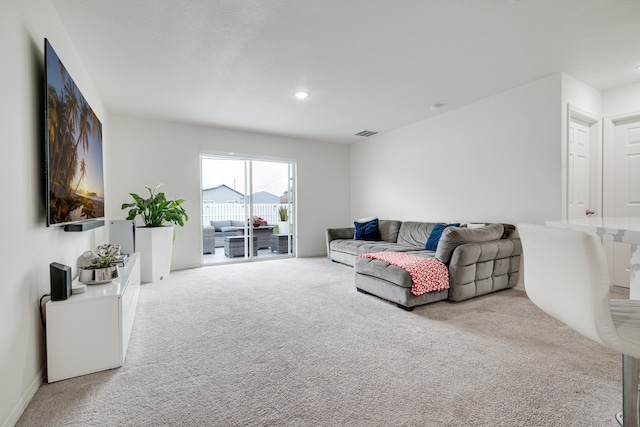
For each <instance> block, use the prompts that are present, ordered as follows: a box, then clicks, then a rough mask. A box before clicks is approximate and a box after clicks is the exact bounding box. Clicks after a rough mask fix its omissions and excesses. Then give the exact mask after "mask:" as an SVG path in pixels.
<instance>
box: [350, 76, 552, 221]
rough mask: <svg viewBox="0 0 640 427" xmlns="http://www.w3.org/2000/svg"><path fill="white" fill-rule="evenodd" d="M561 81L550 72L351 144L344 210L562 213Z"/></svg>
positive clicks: (512, 215) (416, 214)
mask: <svg viewBox="0 0 640 427" xmlns="http://www.w3.org/2000/svg"><path fill="white" fill-rule="evenodd" d="M561 83H562V82H561V75H560V74H555V75H552V76H549V77H546V78H543V79H541V80H538V81H534V82H532V83H529V84H525V85H523V86H520V87H518V88H515V89H513V90H510V91H507V92H504V93H501V94H498V95H495V96H492V97H490V98H487V99H485V100H482V101H479V102H476V103H474V104H471V105H467V106H463V107H460V108H458V109H456V110H453V111H450V112H447V113H443V114H441V115H438V116H436V117H433V118H431V119H427V120H424V121H421V122H418V123H415V124H413V125H410V126H406V127H404V128H401V129H398V130H396V131H393V132H388V133H386V134H381V135H376V136H374V137H371V138H369V139H367V140H365V141H363V142H359V143H357V144H354V145H353V146H352V150H351V194H352V198H351V200H352V204H351V217H352V218H358V217H363V216H369V215H377V216H379V217H381V218H389V219H399V220H415V221H453V220H459V221H495V222H508V223H517V222H520V221H531V222H540V223H541V222H544V221H545V220H549V219H559V218H560V215H561V202H562V200H561V159H560V152H561V138H560V134H561V124H560V120H561V114H560V110H561Z"/></svg>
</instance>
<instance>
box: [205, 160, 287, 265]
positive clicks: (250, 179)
mask: <svg viewBox="0 0 640 427" xmlns="http://www.w3.org/2000/svg"><path fill="white" fill-rule="evenodd" d="M203 157H215V158H218V159H221V160H239V161H250V163H249V168H247V167H245V175H247V176H245V186H246V187H247V188H246V189H245V192H247V191H248V194H249V199H250V203H249V204H248V205H249V210H248V215H249V217H253V216H254V215H253V162H254V161H258V162H260V161H262V162H275V163H287V164H288V165H289V191H290V195H289V198H288V202H287V204H288V206H289V215H290V218H289V222H290V223H291V224H295V227H296V228H297V224H298V206H297V203H298V197H297V189H298V161H297V160H296V159H294V158H289V157H276V156H266V155H265V156H262V155H251V154H244V153H238V152H221V151H214V150H200V152H199V154H198V159H199V161H198V164H199V168H200V187H202V159H203ZM248 169H249V170H248ZM199 194H200V213H199V217H200V228H202V227H203V226H204V224H203V223H202V216H203V215H202V206H203V200H202V188H200V191H199ZM248 233H249V236H250V237H251V236H252V233H253V230H252V229H251V227H248ZM201 234H202V233H201ZM248 244H249V250H248V255H249V256H248V258H243V259H242V260H230V261H225V262H220V263H216V264H217V265H220V264H227V263H235V262H246V261H263V259H256V258H254V257H253V239H251V238H250V239H248ZM202 247H203V241H202V236H201V238H200V252H202ZM289 249H290V252H289V254H288V255H287V256H289V257H297V256H298V233H297V232H294V233H292V235H291V239H290V248H289ZM285 257H286V256H282V257H280V258H285ZM269 259H270V258H269ZM203 265H204V264H203Z"/></svg>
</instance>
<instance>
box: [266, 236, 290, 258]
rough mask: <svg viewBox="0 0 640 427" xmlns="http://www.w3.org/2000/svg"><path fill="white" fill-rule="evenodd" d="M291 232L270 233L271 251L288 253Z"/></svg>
mask: <svg viewBox="0 0 640 427" xmlns="http://www.w3.org/2000/svg"><path fill="white" fill-rule="evenodd" d="M290 243H291V234H272V235H271V237H270V247H271V252H276V253H279V254H286V253H289V247H290Z"/></svg>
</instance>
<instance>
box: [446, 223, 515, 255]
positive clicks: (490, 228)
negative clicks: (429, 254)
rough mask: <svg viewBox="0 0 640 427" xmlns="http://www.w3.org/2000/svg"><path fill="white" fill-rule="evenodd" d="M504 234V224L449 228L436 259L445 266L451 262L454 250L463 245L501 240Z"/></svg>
mask: <svg viewBox="0 0 640 427" xmlns="http://www.w3.org/2000/svg"><path fill="white" fill-rule="evenodd" d="M503 232H504V227H503V226H502V224H491V225H487V226H486V227H480V228H462V227H447V228H446V229H445V230H444V231H443V232H442V237H440V241H439V242H438V247H437V248H436V258H437V259H438V260H440V261H442V262H444V263H445V264H448V263H449V261H451V255H452V254H453V250H454V249H455V248H456V247H457V246H459V245H461V244H463V243H481V242H490V241H491V240H500V238H501V237H502V234H503Z"/></svg>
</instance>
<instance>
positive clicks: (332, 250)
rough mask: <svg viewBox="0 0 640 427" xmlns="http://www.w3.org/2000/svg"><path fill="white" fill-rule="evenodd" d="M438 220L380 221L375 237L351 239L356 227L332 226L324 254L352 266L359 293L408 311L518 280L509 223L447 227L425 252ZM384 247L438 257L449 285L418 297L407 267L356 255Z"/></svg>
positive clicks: (517, 252) (516, 245)
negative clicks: (447, 275) (444, 268)
mask: <svg viewBox="0 0 640 427" xmlns="http://www.w3.org/2000/svg"><path fill="white" fill-rule="evenodd" d="M436 224H437V223H430V222H410V221H409V222H401V221H395V220H380V221H379V222H378V227H379V230H380V240H378V241H371V240H355V239H354V231H355V229H354V227H345V228H330V229H327V231H326V240H327V254H328V256H329V258H330V259H331V260H332V261H334V262H339V263H342V264H346V265H349V266H352V267H354V270H355V284H356V288H357V289H358V291H360V292H363V293H370V294H373V295H376V296H378V297H381V298H383V299H386V300H388V301H391V302H394V303H396V304H397V305H398V306H399V307H401V308H404V309H406V310H412V309H413V307H415V306H418V305H422V304H428V303H431V302H435V301H441V300H444V299H448V300H451V301H463V300H466V299H470V298H473V297H476V296H480V295H485V294H488V293H491V292H496V291H499V290H502V289H507V288H512V287H514V286H515V285H516V284H517V283H518V270H519V267H520V256H521V254H522V246H521V244H520V239H519V238H518V237H517V232H516V230H515V227H514V226H513V225H510V224H499V223H494V224H480V225H478V224H475V225H474V228H470V227H465V226H464V225H463V226H460V227H447V228H445V229H444V231H443V232H442V236H441V238H440V240H439V242H438V243H437V248H436V250H435V251H431V250H426V249H424V248H425V243H426V242H427V240H428V238H429V235H430V234H431V232H432V231H433V229H434V227H435V226H436ZM384 251H392V252H404V253H407V254H412V255H416V256H420V257H434V258H436V259H438V260H440V261H442V262H443V263H444V264H445V265H446V266H447V268H448V270H449V289H445V290H443V291H436V292H428V293H425V294H422V295H419V296H416V295H414V294H412V293H411V285H412V280H411V277H410V276H409V273H408V272H407V271H406V270H404V269H402V268H400V267H396V266H394V265H390V264H389V263H387V262H385V261H381V260H376V259H369V258H360V259H356V258H357V256H358V255H360V254H365V253H375V252H384Z"/></svg>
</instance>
